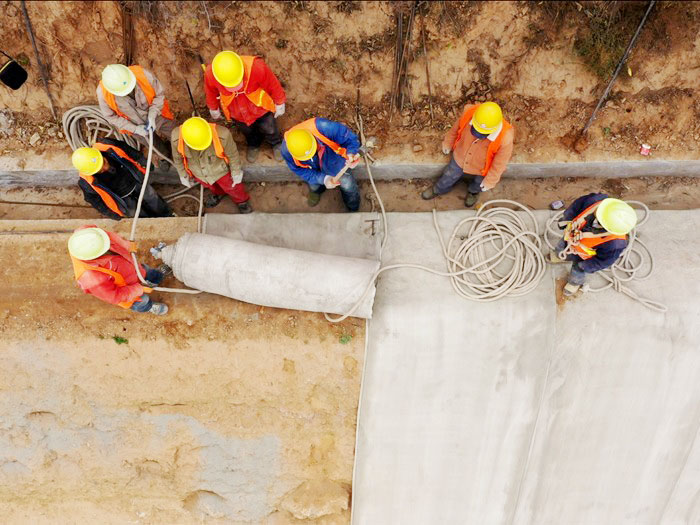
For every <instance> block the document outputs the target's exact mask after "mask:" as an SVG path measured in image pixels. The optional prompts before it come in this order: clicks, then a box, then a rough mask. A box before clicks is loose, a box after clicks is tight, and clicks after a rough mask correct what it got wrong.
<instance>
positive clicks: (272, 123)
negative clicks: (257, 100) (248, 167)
mask: <svg viewBox="0 0 700 525" xmlns="http://www.w3.org/2000/svg"><path fill="white" fill-rule="evenodd" d="M235 123H236V127H237V128H238V129H239V130H240V132H241V133H243V136H244V137H245V141H246V143H247V144H248V146H250V147H251V148H259V147H260V145H261V144H262V143H263V140H264V141H265V142H267V143H268V144H269V145H270V146H277V144H281V143H282V134H281V133H280V130H279V128H278V127H277V121H276V120H275V117H274V116H273V115H272V113H270V112H269V111H268V112H267V113H265V114H264V115H263V116H262V117H260V118H259V119H258V120H256V121H255V122H253V123H252V124H251V125H250V126H247V125H246V124H244V123H243V122H238V121H237V120H236V121H235Z"/></svg>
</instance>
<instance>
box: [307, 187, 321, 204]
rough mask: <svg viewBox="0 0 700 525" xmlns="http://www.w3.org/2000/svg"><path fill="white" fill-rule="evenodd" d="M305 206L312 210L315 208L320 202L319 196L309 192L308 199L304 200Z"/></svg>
mask: <svg viewBox="0 0 700 525" xmlns="http://www.w3.org/2000/svg"><path fill="white" fill-rule="evenodd" d="M306 202H307V204H308V205H309V206H311V207H312V208H313V207H314V206H317V205H318V203H319V202H321V194H320V193H316V192H313V191H310V192H309V198H308V199H307V200H306Z"/></svg>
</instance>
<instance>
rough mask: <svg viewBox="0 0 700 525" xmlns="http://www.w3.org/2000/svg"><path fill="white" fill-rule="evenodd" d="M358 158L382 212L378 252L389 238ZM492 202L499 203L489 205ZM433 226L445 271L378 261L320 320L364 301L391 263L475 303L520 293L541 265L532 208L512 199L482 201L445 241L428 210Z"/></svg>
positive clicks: (537, 276) (532, 284)
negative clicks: (339, 306) (356, 290)
mask: <svg viewBox="0 0 700 525" xmlns="http://www.w3.org/2000/svg"><path fill="white" fill-rule="evenodd" d="M357 123H358V127H359V130H360V140H361V142H362V144H365V136H364V129H363V126H362V117H359V118H358V122H357ZM364 158H365V166H366V167H367V175H368V177H369V181H370V184H371V185H372V189H373V190H374V193H375V195H376V197H377V201H378V203H379V208H380V210H381V215H382V222H383V228H384V232H383V234H384V236H383V238H382V243H381V250H380V256H381V252H382V251H383V250H384V247H385V246H386V243H387V240H388V238H389V226H388V223H387V217H386V211H385V209H384V203H383V201H382V198H381V196H380V195H379V192H378V191H377V187H376V185H375V184H374V178H373V177H372V168H371V167H370V163H369V160H368V158H367V156H366V155H365V156H364ZM495 204H499V205H501V206H497V207H491V206H493V205H495ZM502 205H510V206H515V207H516V208H519V209H521V210H524V211H525V212H526V213H527V217H528V219H529V221H530V222H531V223H532V226H531V227H528V225H527V224H526V223H525V221H523V219H522V218H521V217H520V216H519V215H518V214H517V213H516V212H515V211H514V210H512V209H509V208H506V207H504V206H502ZM465 225H468V226H469V227H468V229H467V231H466V232H465V233H464V234H461V233H460V230H461V229H462V227H463V226H465ZM433 226H434V227H435V232H436V233H437V236H438V239H439V241H440V246H441V247H442V252H443V255H444V256H445V259H446V262H447V269H448V271H447V272H442V271H439V270H435V269H434V268H429V267H427V266H423V265H421V264H414V263H397V264H391V265H388V266H384V267H382V268H380V269H379V270H377V271H376V272H375V274H374V275H373V276H372V278H371V279H370V281H369V283H368V284H367V287H366V288H365V290H364V291H363V293H362V295H361V297H360V298H359V299H358V300H357V302H356V303H355V304H354V305H353V307H352V308H351V309H350V310H349V311H348V312H347V313H346V314H344V315H342V316H339V317H331V316H329V315H328V314H324V315H325V317H326V320H328V321H330V322H332V323H339V322H341V321H343V320H345V319H347V318H348V317H350V316H351V315H352V314H353V313H354V312H355V311H356V310H357V308H359V306H360V305H361V304H362V302H363V301H364V300H365V297H367V294H368V293H369V292H370V290H371V289H372V286H374V284H375V282H376V280H377V278H378V277H379V276H380V275H381V274H382V273H383V272H385V271H388V270H393V269H396V268H415V269H418V270H423V271H426V272H429V273H432V274H434V275H439V276H443V277H450V278H451V281H452V287H453V288H454V289H455V291H456V292H457V293H458V294H459V295H460V296H461V297H464V298H466V299H471V300H473V301H481V302H489V301H495V300H497V299H500V298H501V297H506V296H511V297H517V296H521V295H525V294H527V293H530V292H531V291H532V290H534V289H535V288H536V287H537V285H538V284H539V283H540V281H541V280H542V277H544V273H545V270H546V266H547V265H546V263H545V260H544V256H543V255H542V245H541V244H542V243H541V239H540V233H539V227H538V226H537V221H536V219H535V216H534V215H533V213H532V212H531V211H530V210H529V209H527V208H526V207H525V206H523V205H522V204H520V203H518V202H515V201H511V200H494V201H488V202H486V203H484V205H483V206H482V207H481V208H480V209H479V211H478V212H477V213H476V215H475V216H474V217H468V218H466V219H464V220H462V221H460V222H459V223H458V224H457V226H455V228H454V229H453V230H452V235H450V238H449V240H448V243H447V245H445V241H444V239H443V238H442V232H441V231H440V226H439V224H438V220H437V212H436V211H435V210H434V209H433Z"/></svg>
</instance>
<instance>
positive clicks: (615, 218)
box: [595, 198, 637, 235]
mask: <svg viewBox="0 0 700 525" xmlns="http://www.w3.org/2000/svg"><path fill="white" fill-rule="evenodd" d="M595 218H596V219H598V222H599V223H600V225H601V226H602V227H603V228H605V229H606V230H608V231H609V232H610V233H613V234H615V235H627V234H628V233H629V232H630V231H632V228H634V227H635V226H636V225H637V212H635V211H634V208H632V206H630V205H629V204H627V203H626V202H625V201H621V200H620V199H610V198H608V199H603V200H602V201H600V204H599V205H598V208H597V209H596V211H595Z"/></svg>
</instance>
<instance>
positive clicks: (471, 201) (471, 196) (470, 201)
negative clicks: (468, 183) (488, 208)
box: [464, 192, 479, 208]
mask: <svg viewBox="0 0 700 525" xmlns="http://www.w3.org/2000/svg"><path fill="white" fill-rule="evenodd" d="M478 201H479V194H478V193H469V192H467V198H466V199H464V205H465V206H466V207H467V208H471V207H472V206H474V205H475V204H476V203H477V202H478Z"/></svg>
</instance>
